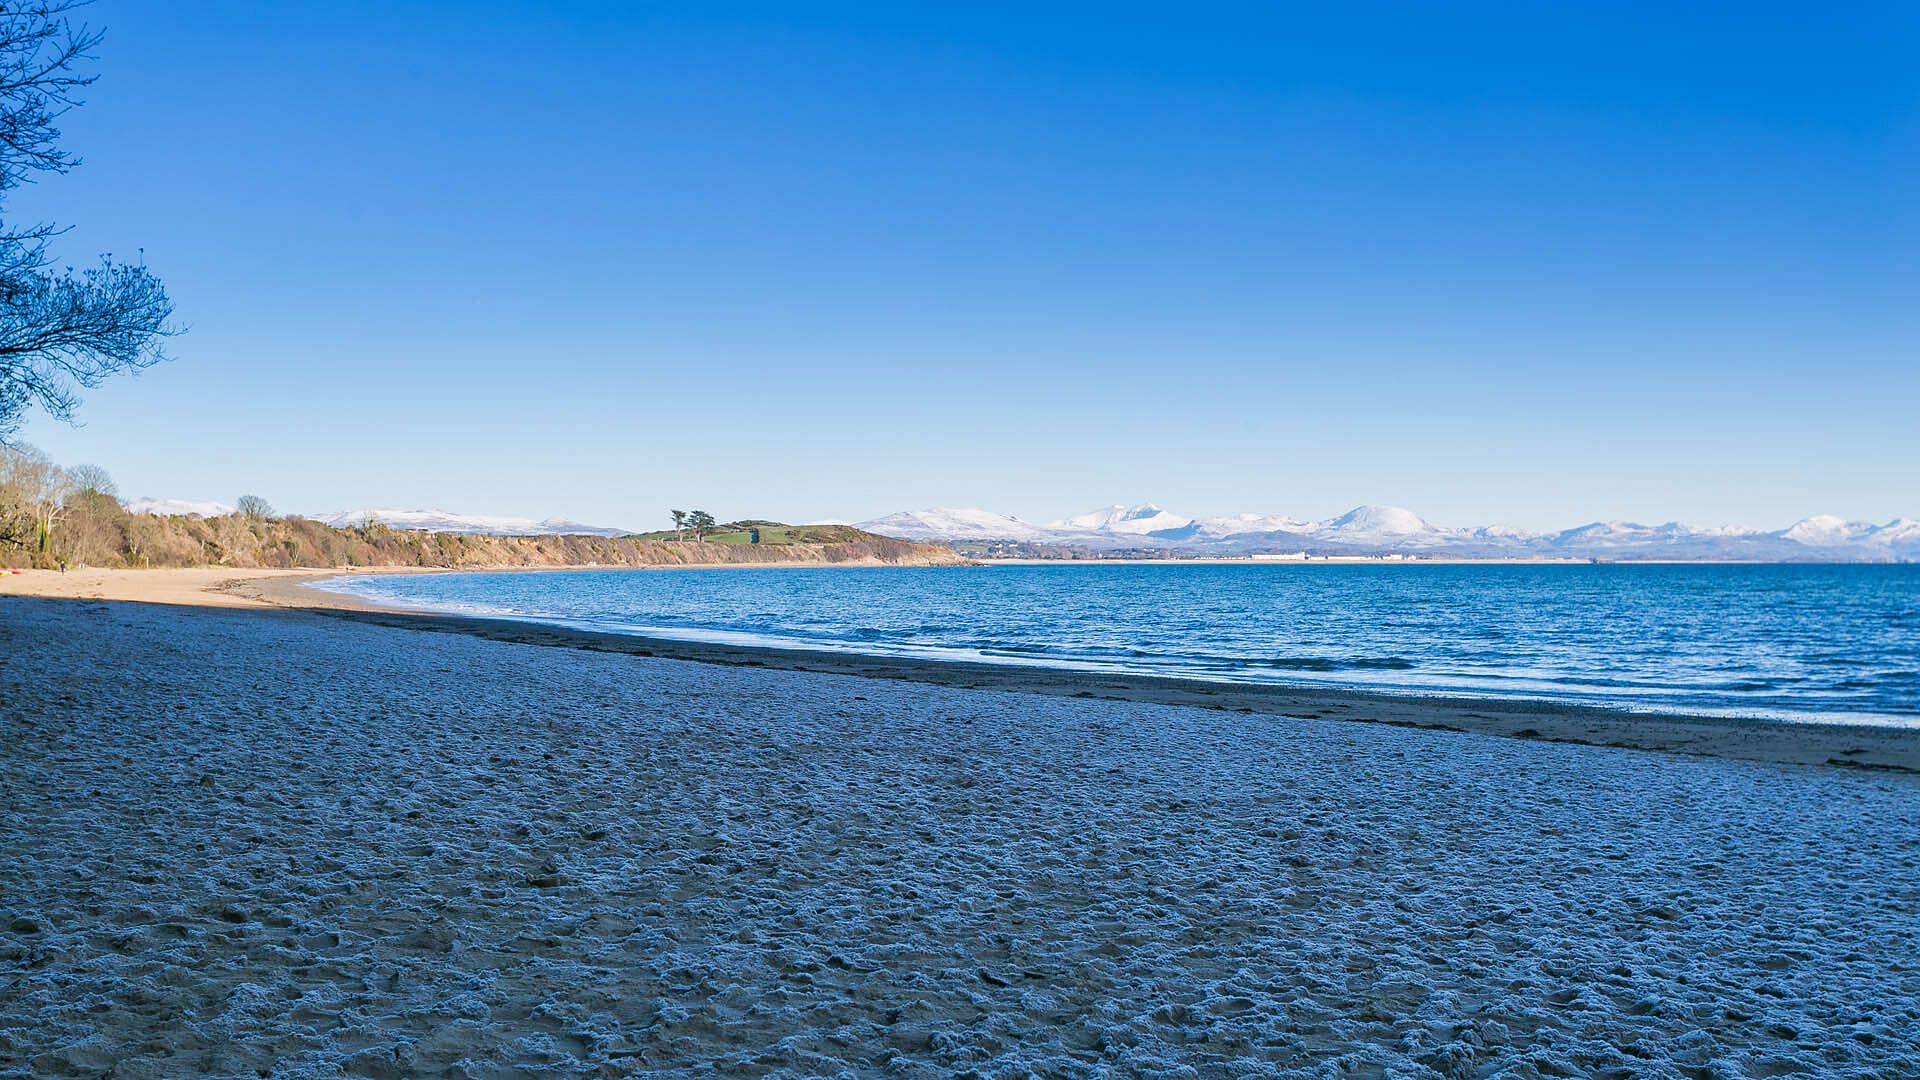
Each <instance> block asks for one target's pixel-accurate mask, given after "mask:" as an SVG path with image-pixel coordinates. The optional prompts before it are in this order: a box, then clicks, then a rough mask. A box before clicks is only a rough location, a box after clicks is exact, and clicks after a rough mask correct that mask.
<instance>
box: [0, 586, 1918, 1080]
mask: <svg viewBox="0 0 1920 1080" xmlns="http://www.w3.org/2000/svg"><path fill="white" fill-rule="evenodd" d="M274 587H275V588H277V587H278V586H277V585H275V586H274ZM236 588H238V589H240V592H241V593H244V591H245V590H244V588H242V587H236ZM228 595H229V602H231V603H241V604H251V605H260V604H263V603H265V602H266V601H265V600H264V599H262V598H260V597H257V596H247V595H239V594H234V593H233V592H232V591H231V590H229V592H228ZM410 627H427V628H429V629H436V630H441V631H446V632H434V633H421V632H418V631H417V630H415V629H409V628H410ZM546 634H547V632H545V631H540V630H539V629H538V628H535V627H526V626H513V625H511V624H508V625H501V626H493V625H485V626H481V625H474V624H459V625H456V621H454V620H438V621H422V620H420V619H418V618H416V617H408V616H400V615H393V614H390V613H368V612H340V611H335V612H327V613H318V612H312V611H297V610H265V609H259V608H257V607H256V609H253V610H236V609H231V608H230V609H225V610H223V609H219V608H213V607H186V606H172V605H162V604H134V603H114V602H105V601H95V600H86V599H67V600H59V599H25V598H19V597H9V596H0V738H4V742H5V745H6V748H7V750H6V753H5V754H4V755H0V852H4V854H5V858H4V859H0V1075H8V1076H12V1075H19V1076H36V1077H38V1076H48V1077H60V1076H101V1075H107V1074H111V1075H113V1076H115V1077H121V1078H141V1077H161V1076H168V1077H171V1076H192V1075H219V1076H254V1075H272V1076H288V1077H321V1076H326V1077H332V1076H342V1075H346V1076H371V1077H401V1076H465V1077H509V1076H527V1075H540V1076H630V1075H646V1076H672V1077H680V1076H689V1077H691V1076H713V1075H742V1076H762V1075H767V1076H824V1075H842V1076H874V1077H881V1076H899V1077H929V1078H931V1077H949V1076H960V1075H977V1076H983V1077H985V1076H1028V1075H1037V1076H1063V1077H1095V1076H1144V1077H1196V1078H1209V1080H1211V1078H1215V1077H1219V1078H1239V1077H1251V1076H1287V1077H1328V1076H1396V1077H1409V1078H1433V1077H1443V1078H1467V1077H1485V1076H1495V1075H1498V1076H1513V1077H1545V1076H1593V1077H1611V1078H1622V1080H1624V1078H1626V1077H1640V1076H1652V1077H1697V1076H1736V1077H1759V1076H1781V1075H1796V1074H1797V1075H1819V1076H1840V1077H1894V1076H1914V1075H1920V1047H1916V1043H1915V1040H1914V1037H1913V1033H1914V1032H1915V1031H1920V922H1916V920H1915V919H1914V918H1913V914H1914V912H1915V911H1916V910H1920V797H1917V796H1920V786H1917V785H1916V783H1915V781H1914V779H1913V778H1912V777H1910V776H1908V775H1905V774H1899V773H1893V772H1873V771H1864V770H1858V769H1854V770H1847V769H1839V768H1830V767H1806V766H1798V765H1785V764H1763V763H1756V762H1752V761H1743V760H1735V759H1733V758H1732V757H1729V756H1726V755H1725V754H1724V753H1716V754H1713V755H1709V756H1702V757H1691V758H1689V757H1682V756H1679V755H1676V754H1660V753H1646V752H1642V751H1638V750H1632V749H1620V748H1613V747H1605V746H1584V745H1572V744H1566V743H1560V744H1555V743H1548V742H1544V741H1541V740H1538V739H1521V738H1497V737H1490V736H1488V735H1485V734H1479V733H1474V732H1470V731H1469V732H1455V731H1445V730H1426V729H1422V728H1418V727H1399V726H1391V723H1372V724H1366V723H1351V722H1345V721H1341V720H1336V719H1334V718H1331V717H1296V716H1289V715H1285V714H1277V713H1272V712H1255V713H1252V714H1247V713H1241V712H1238V711H1231V710H1223V709H1220V708H1193V707H1189V706H1186V705H1169V704H1161V703H1158V702H1155V701H1151V700H1142V699H1143V698H1145V697H1147V696H1149V695H1151V694H1155V693H1166V694H1172V693H1174V692H1175V691H1176V690H1178V691H1179V692H1182V693H1194V692H1197V691H1193V690H1191V689H1183V688H1173V687H1160V688H1151V687H1145V686H1137V685H1128V686H1114V687H1108V686H1106V685H1104V684H1103V683H1102V682H1101V681H1099V680H1094V681H1086V680H1080V681H1078V682H1076V683H1071V684H1067V685H1077V686H1079V687H1081V688H1082V689H1075V690H1067V689H1064V687H1063V688H1060V689H1051V690H1046V691H1044V692H1038V693H1035V692H1019V693H1008V692H1002V691H1000V690H997V689H968V688H965V687H962V686H955V685H943V684H942V683H941V682H939V681H936V679H938V680H948V681H951V680H954V679H959V678H976V677H977V678H983V679H984V678H986V677H987V675H988V674H989V673H988V672H977V673H964V674H957V673H953V672H946V673H943V674H939V675H937V676H936V675H935V674H932V673H930V672H927V671H916V672H912V673H899V672H896V673H893V674H886V673H885V672H876V673H880V674H883V675H884V676H885V677H882V678H872V677H849V676H848V675H845V674H833V673H823V672H816V671H811V670H798V669H797V668H798V666H799V664H801V663H807V664H813V663H818V662H820V661H818V660H816V659H815V658H812V657H804V656H803V657H798V658H794V657H788V658H787V659H788V660H789V661H790V663H789V665H788V666H789V669H788V670H780V669H777V668H776V667H774V666H773V665H774V664H775V663H777V662H778V661H777V660H776V659H775V658H769V657H764V656H759V655H753V656H748V655H741V654H738V652H737V651H736V653H735V654H733V655H730V656H723V655H722V653H721V652H718V651H711V650H709V651H705V652H703V653H702V654H701V660H702V662H699V663H691V662H687V661H684V660H678V659H668V658H665V657H662V656H646V655H634V652H635V648H637V647H644V643H642V644H640V645H638V646H636V643H634V642H631V641H611V642H610V641H601V640H597V639H588V638H579V637H572V638H560V637H546V636H545V635H546ZM516 635H519V636H521V637H523V638H525V640H526V641H532V642H540V643H541V644H540V645H538V646H536V645H530V644H526V643H522V641H520V640H516V639H515V636H516ZM549 644H564V645H568V646H571V647H565V648H553V647H545V646H546V645H549ZM1008 677H1009V678H1012V677H1013V675H1011V674H1009V675H1008ZM983 685H986V684H983ZM1021 689H1022V690H1031V689H1033V687H1032V686H1030V685H1029V686H1022V687H1021ZM1082 692H1086V693H1092V694H1097V695H1101V696H1100V697H1094V698H1087V697H1080V696H1078V695H1079V694H1081V693H1082ZM1128 694H1131V695H1133V698H1132V699H1127V698H1125V695H1128ZM1107 697H1111V698H1113V700H1106V699H1104V698H1107ZM1405 707H1406V708H1408V709H1410V710H1413V711H1412V712H1410V713H1407V714H1405V715H1406V716H1408V717H1413V716H1418V717H1423V718H1430V717H1435V716H1444V715H1446V714H1444V713H1440V714H1436V713H1434V712H1432V711H1431V710H1432V708H1433V707H1434V706H1432V704H1431V703H1419V704H1416V705H1406V706H1405ZM1353 708H1354V709H1356V710H1362V711H1366V712H1371V713H1375V714H1380V712H1381V709H1382V708H1384V707H1383V706H1366V705H1363V704H1361V703H1358V702H1354V703H1353ZM1382 715H1384V714H1382ZM1421 722H1422V723H1427V722H1428V720H1425V719H1423V720H1422V721H1421Z"/></svg>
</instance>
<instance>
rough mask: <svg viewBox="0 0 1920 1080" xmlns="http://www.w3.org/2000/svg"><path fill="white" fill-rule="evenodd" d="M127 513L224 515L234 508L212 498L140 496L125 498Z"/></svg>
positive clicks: (187, 515)
mask: <svg viewBox="0 0 1920 1080" xmlns="http://www.w3.org/2000/svg"><path fill="white" fill-rule="evenodd" d="M127 512H128V513H129V514H158V515H160V516H161V517H225V516H227V515H228V514H231V513H233V512H234V508H233V507H231V506H228V505H227V504H226V503H223V502H214V501H213V500H212V499H155V498H150V497H145V496H143V497H141V498H138V499H128V500H127Z"/></svg>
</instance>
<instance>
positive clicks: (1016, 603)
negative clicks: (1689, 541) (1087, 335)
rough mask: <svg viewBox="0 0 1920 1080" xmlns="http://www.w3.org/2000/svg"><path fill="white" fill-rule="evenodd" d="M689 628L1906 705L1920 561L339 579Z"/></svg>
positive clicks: (1632, 696) (1765, 713)
mask: <svg viewBox="0 0 1920 1080" xmlns="http://www.w3.org/2000/svg"><path fill="white" fill-rule="evenodd" d="M323 587H327V588H332V589H335V590H338V591H341V592H348V593H353V594H356V595H360V596H363V597H366V598H368V599H371V600H375V601H379V602H383V603H390V604H398V605H402V606H408V607H414V608H423V609H428V610H437V611H446V612H450V613H457V614H467V615H477V616H485V617H493V618H510V619H520V620H529V621H536V622H547V623H553V624H557V625H566V626H570V627H575V628H581V629H593V630H603V631H609V632H614V633H627V634H637V635H643V636H655V637H666V638H676V639H681V640H690V641H705V642H717V643H724V644H739V645H754V646H763V647H774V648H786V649H812V650H824V651H835V652H853V653H871V654H876V655H889V656H908V657H922V658H927V659H935V660H974V661H984V662H989V663H1006V664H1017V665H1022V666H1045V667H1060V668H1069V669H1077V670H1089V671H1120V672H1126V671H1134V672H1142V673H1148V674H1156V675H1171V676H1179V677H1188V678H1201V679H1210V680H1224V681H1237V682H1255V683H1281V684H1299V685H1320V686H1351V687H1361V688H1368V689H1376V690H1382V691H1389V692H1395V693H1413V694H1447V695H1469V696H1491V697H1532V698H1544V699H1549V700H1556V701H1567V702H1577V703H1582V704H1598V705H1611V706H1618V707H1624V708H1630V709H1638V710H1649V711H1663V712H1686V713H1706V714H1715V715H1732V716H1753V717H1765V718H1774V719H1786V720H1822V721H1833V720H1844V721H1851V722H1865V723H1882V724H1897V725H1900V726H1917V727H1920V621H1917V620H1914V619H1912V618H1911V617H1910V616H1911V613H1912V612H1913V611H1914V610H1915V609H1917V608H1920V567H1914V566H1891V567H1887V566H1881V567H1789V566H1678V567H1676V566H1665V567H1631V566H1627V567H1622V566H1600V567H1521V566H1479V567H1467V566H1453V567H1437V566H1427V567H1422V566H1408V567H1365V566H1355V567H1314V568H1300V567H1269V566H1247V565H1240V566H1232V565H1228V566H1165V565H1158V566H1156V565H1144V566H1140V565H1130V566H1098V565H1094V566H1020V567H993V568H986V569H982V568H927V569H874V568H841V569H838V570H836V571H834V572H832V573H820V572H817V571H810V570H781V569H769V570H765V571H760V572H756V573H753V574H738V573H725V572H713V571H700V570H677V571H673V572H670V573H661V572H652V571H644V572H642V571H579V572H570V573H551V572H543V573H487V574H442V575H407V576H392V577H356V578H340V579H335V580H334V581H332V582H329V583H327V584H326V585H325V586H323Z"/></svg>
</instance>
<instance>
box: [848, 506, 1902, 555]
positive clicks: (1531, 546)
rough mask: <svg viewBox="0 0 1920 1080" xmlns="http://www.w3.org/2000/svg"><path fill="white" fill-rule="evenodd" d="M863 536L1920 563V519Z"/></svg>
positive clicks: (1046, 529) (970, 518) (1156, 524)
mask: <svg viewBox="0 0 1920 1080" xmlns="http://www.w3.org/2000/svg"><path fill="white" fill-rule="evenodd" d="M860 527H861V528H863V529H867V530H870V531H872V532H876V533H880V534H882V535H885V536H896V537H900V538H902V539H907V540H918V541H923V542H929V543H946V544H961V545H964V546H966V547H968V548H969V550H973V549H976V548H979V547H984V548H986V549H988V550H992V551H995V552H996V553H1005V554H1017V555H1022V556H1028V557H1046V556H1060V557H1074V558H1098V557H1102V556H1106V557H1113V556H1121V555H1124V556H1175V555H1189V556H1219V557H1232V556H1247V555H1264V554H1296V553H1305V554H1308V555H1324V556H1342V555H1352V556H1368V555H1377V556H1384V555H1400V556H1409V557H1428V558H1482V559H1502V558H1507V559H1538V558H1573V559H1608V560H1640V561H1649V560H1674V561H1709V560H1734V559H1747V560H1754V561H1769V562H1775V561H1777V562H1903V561H1914V560H1920V521H1917V520H1914V519H1911V518H1896V519H1895V520H1893V521H1889V522H1886V523H1884V524H1877V525H1876V524H1873V523H1871V522H1861V521H1846V520H1843V519H1841V518H1837V517H1830V516H1819V517H1810V518H1805V519H1803V520H1801V521H1799V522H1796V523H1795V524H1793V525H1790V526H1788V527H1786V528H1784V529H1774V530H1761V529H1745V528H1733V527H1720V528H1699V527H1696V526H1692V525H1684V524H1681V523H1679V522H1667V523H1665V524H1661V525H1642V524H1638V523H1635V522H1625V521H1596V522H1592V523H1590V524H1586V525H1579V526H1575V527H1573V528H1570V529H1563V530H1561V531H1559V532H1553V533H1539V532H1529V531H1527V530H1524V529H1515V528H1511V527H1509V526H1504V525H1483V526H1473V527H1467V528H1451V527H1446V526H1441V525H1435V524H1433V523H1432V522H1429V521H1427V520H1426V519H1424V518H1422V517H1421V516H1420V515H1418V514H1416V513H1414V512H1413V511H1411V510H1406V509H1402V508H1400V507H1397V506H1357V507H1355V508H1353V509H1352V510H1349V511H1347V512H1346V513H1344V514H1341V515H1339V516H1338V517H1334V518H1329V519H1327V520H1325V521H1301V520H1298V519H1295V518H1291V517H1286V516H1283V515H1278V514H1235V515H1230V516H1224V517H1202V518H1189V517H1184V516H1182V515H1179V514H1175V513H1172V512H1170V511H1167V510H1163V509H1161V508H1160V507H1158V506H1155V505H1154V504H1152V503H1141V504H1139V505H1137V506H1109V507H1103V508H1101V509H1099V510H1093V511H1089V512H1087V513H1085V514H1076V515H1074V516H1072V517H1068V518H1064V519H1062V520H1060V521H1056V522H1053V523H1051V524H1046V525H1036V524H1034V523H1032V522H1027V521H1022V520H1020V519H1019V518H1014V517H1008V516H1006V515H1004V514H996V513H993V512H992V511H989V510H979V509H952V508H938V509H932V510H916V511H908V512H904V513H898V514H889V515H887V516H886V517H881V518H875V519H874V520H872V521H868V522H864V523H862V524H861V526H860Z"/></svg>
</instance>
